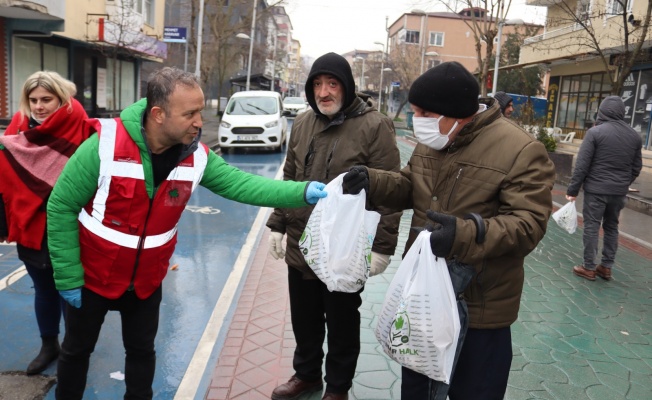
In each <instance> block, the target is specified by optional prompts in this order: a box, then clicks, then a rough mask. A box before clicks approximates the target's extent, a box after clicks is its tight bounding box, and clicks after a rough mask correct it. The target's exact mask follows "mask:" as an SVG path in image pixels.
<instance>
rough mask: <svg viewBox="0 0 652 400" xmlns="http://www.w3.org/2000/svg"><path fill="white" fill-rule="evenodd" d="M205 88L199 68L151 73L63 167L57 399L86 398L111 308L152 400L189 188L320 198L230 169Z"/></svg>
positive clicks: (293, 201) (55, 218)
mask: <svg viewBox="0 0 652 400" xmlns="http://www.w3.org/2000/svg"><path fill="white" fill-rule="evenodd" d="M203 108H204V95H203V92H202V90H201V88H200V86H199V83H198V82H197V80H196V78H195V76H194V75H192V74H189V73H185V72H183V71H181V70H178V69H176V68H163V69H161V70H159V71H156V72H154V73H153V74H152V76H151V77H150V79H149V82H148V85H147V98H146V99H143V100H140V101H138V102H137V103H135V104H133V105H132V106H130V107H128V108H126V109H125V110H124V111H123V112H122V113H121V114H120V118H119V119H105V120H89V121H88V124H89V126H90V129H93V130H95V131H96V132H97V134H94V135H93V136H91V137H90V138H89V139H88V140H86V141H85V142H84V143H83V145H82V146H80V147H79V149H78V150H77V152H76V153H75V154H74V155H73V156H72V157H71V158H70V160H69V162H68V163H67V164H66V166H65V168H64V170H63V172H62V173H61V176H60V177H59V179H58V181H57V183H56V185H55V186H54V189H53V191H52V194H51V196H50V200H49V202H48V207H47V216H48V235H49V237H50V238H51V240H50V252H51V258H52V266H53V268H54V279H55V284H56V287H57V290H59V291H60V293H61V295H62V297H63V298H64V299H65V300H66V301H67V302H68V303H69V304H68V306H67V308H66V333H65V337H64V340H63V344H62V346H61V353H60V356H59V364H58V370H57V379H58V385H57V389H56V398H57V399H59V400H63V399H81V398H82V397H83V395H84V388H85V386H86V375H87V372H88V366H89V359H90V354H91V353H92V352H93V349H94V348H95V344H96V342H97V339H98V336H99V333H100V329H101V327H102V323H103V321H104V317H105V315H106V313H107V312H108V311H109V310H117V311H119V312H120V315H121V320H122V337H123V342H124V347H125V351H126V357H125V383H126V394H125V398H129V399H151V398H152V396H153V392H152V381H153V379H154V370H155V363H156V353H155V351H154V339H155V337H156V332H157V330H158V318H159V306H160V302H161V298H162V288H161V283H162V281H163V278H164V277H165V274H166V272H167V269H168V264H169V260H170V257H171V256H172V253H173V252H174V247H175V245H176V238H177V224H178V221H179V218H180V217H181V214H182V212H183V210H184V209H185V206H186V203H187V202H188V199H189V198H190V195H191V193H192V191H193V190H194V189H195V188H196V187H197V185H202V186H204V187H206V188H207V189H209V190H211V191H212V192H214V193H216V194H218V195H220V196H223V197H225V198H227V199H231V200H235V201H238V202H242V203H246V204H252V205H258V206H265V207H301V206H305V205H306V204H314V203H316V202H317V200H318V198H320V197H325V196H326V193H325V192H324V191H323V190H322V189H323V187H324V186H325V185H324V184H322V183H319V182H310V183H307V182H283V181H275V180H272V179H267V178H263V177H261V176H256V175H253V174H248V173H245V172H243V171H240V170H238V169H237V168H234V167H231V166H229V165H228V164H226V162H224V160H223V159H222V158H221V157H219V156H217V155H215V154H214V153H213V152H212V151H209V149H208V148H207V147H206V146H205V145H204V144H201V143H200V142H199V138H200V135H201V127H202V121H201V110H202V109H203Z"/></svg>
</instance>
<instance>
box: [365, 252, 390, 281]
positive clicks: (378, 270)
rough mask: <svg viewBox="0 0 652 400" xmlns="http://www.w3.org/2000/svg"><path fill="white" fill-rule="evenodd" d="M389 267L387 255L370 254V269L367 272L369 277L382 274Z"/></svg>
mask: <svg viewBox="0 0 652 400" xmlns="http://www.w3.org/2000/svg"><path fill="white" fill-rule="evenodd" d="M388 265H389V255H387V254H380V253H376V252H375V251H372V252H371V269H370V270H369V276H374V275H378V274H382V273H383V272H385V270H386V269H387V266H388Z"/></svg>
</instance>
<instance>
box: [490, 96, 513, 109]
mask: <svg viewBox="0 0 652 400" xmlns="http://www.w3.org/2000/svg"><path fill="white" fill-rule="evenodd" d="M494 99H496V101H498V104H499V105H500V111H502V112H505V109H506V108H507V106H509V103H511V102H512V101H513V99H512V96H510V95H508V94H507V93H505V92H496V94H494Z"/></svg>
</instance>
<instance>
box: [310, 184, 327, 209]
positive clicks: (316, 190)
mask: <svg viewBox="0 0 652 400" xmlns="http://www.w3.org/2000/svg"><path fill="white" fill-rule="evenodd" d="M325 187H326V185H325V184H323V183H321V182H316V181H312V182H310V183H309V184H308V186H307V187H306V195H305V196H306V203H308V204H317V200H319V199H323V198H324V197H326V196H327V195H328V193H327V192H326V191H325V190H324V188H325Z"/></svg>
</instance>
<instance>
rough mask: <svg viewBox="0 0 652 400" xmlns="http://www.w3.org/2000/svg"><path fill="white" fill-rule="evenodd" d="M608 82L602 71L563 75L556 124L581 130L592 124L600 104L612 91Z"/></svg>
mask: <svg viewBox="0 0 652 400" xmlns="http://www.w3.org/2000/svg"><path fill="white" fill-rule="evenodd" d="M608 82H609V80H608V79H607V78H606V76H605V75H604V74H602V73H596V74H586V75H574V76H565V77H563V79H562V85H561V90H560V94H559V109H558V112H557V123H556V126H558V127H560V128H569V129H577V130H581V129H587V128H588V127H589V126H590V125H592V123H593V122H595V117H596V111H597V107H598V105H599V104H600V102H601V101H602V100H603V99H604V98H605V97H607V96H608V95H609V93H610V91H611V85H609V83H608Z"/></svg>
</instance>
